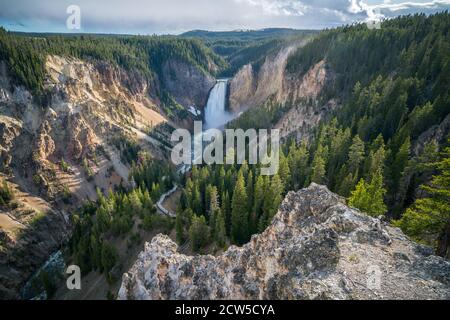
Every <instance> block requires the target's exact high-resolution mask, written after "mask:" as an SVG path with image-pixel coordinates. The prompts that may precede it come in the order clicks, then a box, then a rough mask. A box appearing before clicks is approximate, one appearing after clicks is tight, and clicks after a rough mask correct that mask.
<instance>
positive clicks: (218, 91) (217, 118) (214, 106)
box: [179, 79, 234, 173]
mask: <svg viewBox="0 0 450 320" xmlns="http://www.w3.org/2000/svg"><path fill="white" fill-rule="evenodd" d="M227 86H228V80H227V79H219V80H217V82H216V85H215V86H214V88H212V90H211V92H210V94H209V98H208V103H207V104H206V107H205V111H204V121H203V131H205V130H208V129H212V128H215V129H223V127H224V126H225V124H227V122H229V121H231V120H233V118H234V117H233V114H232V113H230V112H228V111H227V110H226V99H227ZM202 144H203V133H199V134H197V135H195V136H194V139H193V141H192V160H193V163H195V162H196V161H197V160H198V159H201V155H198V154H195V152H194V149H195V148H196V146H200V149H201V145H202ZM190 168H191V166H190V165H183V166H182V167H181V169H179V172H182V173H184V172H186V171H188V170H190Z"/></svg>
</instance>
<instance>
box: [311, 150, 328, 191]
mask: <svg viewBox="0 0 450 320" xmlns="http://www.w3.org/2000/svg"><path fill="white" fill-rule="evenodd" d="M324 178H325V160H324V159H323V158H322V156H321V155H320V154H319V153H316V154H315V156H314V160H313V162H312V172H311V182H315V183H318V184H324V183H325V179H324Z"/></svg>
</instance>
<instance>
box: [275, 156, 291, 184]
mask: <svg viewBox="0 0 450 320" xmlns="http://www.w3.org/2000/svg"><path fill="white" fill-rule="evenodd" d="M278 174H279V176H280V178H281V182H282V184H283V191H287V190H288V189H289V188H290V187H291V184H292V183H291V172H290V170H289V163H288V159H287V158H286V156H285V155H284V153H283V151H280V167H279V170H278Z"/></svg>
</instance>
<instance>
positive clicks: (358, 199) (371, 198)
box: [348, 171, 387, 216]
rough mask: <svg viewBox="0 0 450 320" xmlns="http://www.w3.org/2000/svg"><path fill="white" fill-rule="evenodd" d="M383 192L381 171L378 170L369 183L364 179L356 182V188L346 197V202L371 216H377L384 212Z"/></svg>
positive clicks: (384, 192)
mask: <svg viewBox="0 0 450 320" xmlns="http://www.w3.org/2000/svg"><path fill="white" fill-rule="evenodd" d="M385 194H386V190H385V189H384V188H383V176H382V174H381V171H378V172H376V173H375V174H374V175H373V177H372V181H371V182H370V183H367V182H366V181H365V180H364V179H361V180H360V181H359V182H358V185H357V186H356V189H355V190H354V191H352V193H351V196H350V198H349V199H348V203H349V205H350V206H352V207H355V208H358V209H360V210H361V211H363V212H365V213H367V214H369V215H371V216H379V215H383V214H385V213H386V210H387V208H386V205H385V204H384V195H385Z"/></svg>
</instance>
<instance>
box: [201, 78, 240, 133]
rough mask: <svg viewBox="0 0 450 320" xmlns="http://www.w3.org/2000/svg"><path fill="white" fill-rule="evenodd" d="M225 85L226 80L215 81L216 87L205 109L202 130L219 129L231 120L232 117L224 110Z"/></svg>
mask: <svg viewBox="0 0 450 320" xmlns="http://www.w3.org/2000/svg"><path fill="white" fill-rule="evenodd" d="M227 84H228V80H227V79H221V80H217V83H216V85H215V86H214V88H213V89H212V90H211V93H210V94H209V99H208V103H207V104H206V108H205V122H204V124H203V127H204V129H211V128H217V129H221V128H222V127H223V126H224V125H225V124H226V123H227V122H229V121H230V120H232V119H233V115H232V114H231V113H230V112H228V111H227V110H225V107H226V98H227Z"/></svg>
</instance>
